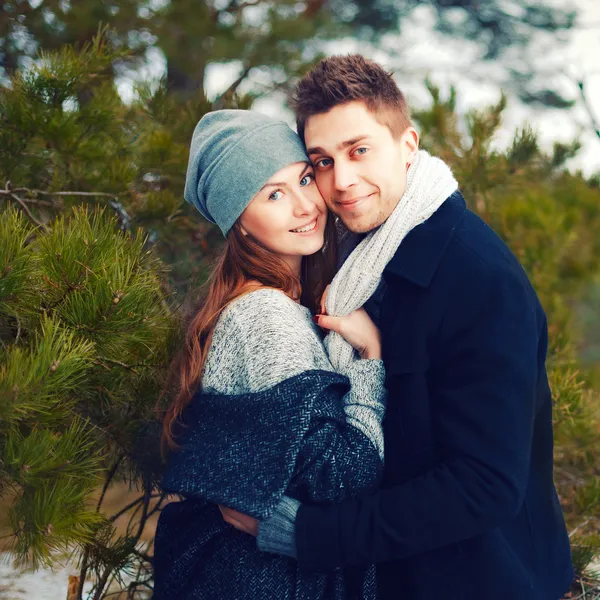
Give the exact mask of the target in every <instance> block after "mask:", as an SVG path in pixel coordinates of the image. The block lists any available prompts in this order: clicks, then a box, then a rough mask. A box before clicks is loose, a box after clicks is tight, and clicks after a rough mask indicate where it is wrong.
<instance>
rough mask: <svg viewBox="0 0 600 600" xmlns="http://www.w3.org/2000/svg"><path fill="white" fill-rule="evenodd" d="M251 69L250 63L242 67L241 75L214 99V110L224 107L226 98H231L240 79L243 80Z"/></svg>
mask: <svg viewBox="0 0 600 600" xmlns="http://www.w3.org/2000/svg"><path fill="white" fill-rule="evenodd" d="M251 70H252V65H250V64H248V65H246V66H245V67H244V69H243V70H242V73H241V75H240V76H239V77H238V78H237V79H236V80H235V81H234V82H233V83H232V84H231V85H230V86H229V87H228V88H227V89H226V90H225V91H224V92H223V93H222V94H221V95H220V96H219V97H218V98H217V99H216V100H215V101H214V103H213V108H214V110H219V109H221V108H224V107H225V103H226V101H227V99H228V98H231V97H232V96H233V94H235V92H236V90H237V89H238V87H239V86H240V84H241V83H242V81H244V79H246V77H247V76H248V73H250V71H251Z"/></svg>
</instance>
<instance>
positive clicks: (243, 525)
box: [219, 504, 258, 537]
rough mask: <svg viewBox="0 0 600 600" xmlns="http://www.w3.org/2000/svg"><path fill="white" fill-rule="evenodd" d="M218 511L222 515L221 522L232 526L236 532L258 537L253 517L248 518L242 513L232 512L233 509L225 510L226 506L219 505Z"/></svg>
mask: <svg viewBox="0 0 600 600" xmlns="http://www.w3.org/2000/svg"><path fill="white" fill-rule="evenodd" d="M219 510H220V511H221V514H222V515H223V520H224V521H225V522H226V523H229V524H230V525H233V526H234V527H235V528H236V529H237V530H238V531H242V532H243V533H248V534H250V535H253V536H254V537H256V536H257V535H258V521H257V520H256V519H254V518H253V517H249V516H248V515H245V514H244V513H241V512H238V511H237V510H233V508H227V506H221V505H220V504H219Z"/></svg>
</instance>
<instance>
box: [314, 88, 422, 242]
mask: <svg viewBox="0 0 600 600" xmlns="http://www.w3.org/2000/svg"><path fill="white" fill-rule="evenodd" d="M304 140H305V142H306V148H307V151H308V155H309V157H310V160H311V162H312V163H313V165H314V168H315V176H316V180H317V185H318V186H319V191H320V192H321V194H322V195H323V198H324V199H325V202H326V203H327V206H328V207H329V209H330V210H331V211H333V212H334V213H335V214H336V215H338V216H339V217H340V218H341V219H342V221H343V223H344V225H346V227H347V228H348V229H350V230H351V231H354V232H356V233H365V232H367V231H371V230H372V229H375V228H376V227H379V225H381V224H382V223H383V222H384V221H385V220H386V219H387V218H388V217H389V216H390V214H391V213H392V211H393V210H394V208H395V207H396V205H397V204H398V201H399V200H400V198H401V197H402V194H404V190H405V189H406V171H407V165H408V164H409V163H410V162H411V160H412V159H413V158H414V153H415V152H416V150H417V148H418V143H419V137H418V134H417V132H416V131H415V130H414V129H413V128H412V127H408V128H407V129H406V130H405V131H404V133H403V134H402V136H401V137H400V138H399V139H394V137H392V133H391V131H390V130H389V128H388V127H387V126H386V125H382V124H381V123H379V122H378V121H377V120H376V119H375V117H374V116H373V115H372V114H371V112H370V111H369V109H368V108H367V106H366V104H365V103H364V102H362V101H358V100H357V101H353V102H348V103H347V104H342V105H339V106H335V107H334V108H332V109H331V110H329V111H328V112H326V113H322V114H318V115H314V116H312V117H309V119H308V120H307V121H306V125H305V130H304Z"/></svg>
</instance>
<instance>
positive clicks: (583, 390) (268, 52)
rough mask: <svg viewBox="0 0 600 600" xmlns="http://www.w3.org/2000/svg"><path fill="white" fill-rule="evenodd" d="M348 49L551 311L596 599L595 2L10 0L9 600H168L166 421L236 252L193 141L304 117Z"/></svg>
mask: <svg viewBox="0 0 600 600" xmlns="http://www.w3.org/2000/svg"><path fill="white" fill-rule="evenodd" d="M349 52H360V53H362V54H364V55H366V56H368V57H370V58H373V59H375V60H377V61H379V62H380V63H382V64H383V65H384V66H385V67H386V68H387V69H388V70H390V71H392V72H393V73H394V75H395V77H396V80H397V81H398V84H399V86H400V88H401V89H402V90H403V91H404V92H405V94H406V96H407V99H408V101H409V104H410V105H411V107H412V109H413V116H414V119H415V124H416V126H417V128H418V129H419V131H420V133H421V137H422V143H423V145H424V147H426V148H427V149H428V150H430V151H431V152H433V153H435V154H437V155H439V156H440V157H442V158H443V159H444V160H446V161H447V162H448V163H449V164H450V165H451V166H452V168H453V170H454V172H455V174H456V176H457V179H458V180H459V182H460V184H461V188H462V191H463V193H464V195H465V197H466V199H467V202H468V203H469V205H470V207H471V208H472V209H473V210H475V211H476V212H478V213H479V214H480V215H481V216H482V217H483V218H484V219H485V220H486V221H487V222H489V223H490V224H491V225H492V227H494V229H496V231H498V233H499V234H500V235H501V236H502V237H503V238H504V239H505V240H506V241H507V243H508V244H509V246H510V247H511V248H512V250H513V251H514V252H515V253H516V254H517V256H518V257H519V259H520V260H521V262H522V264H523V266H524V267H525V269H526V270H527V272H528V274H529V276H530V278H531V279H532V281H533V283H534V285H535V287H536V289H537V291H538V294H539V295H540V298H541V300H542V303H543V305H544V307H545V309H546V311H547V313H548V318H549V324H550V350H549V358H548V368H549V373H550V378H551V383H552V387H553V393H554V399H555V441H556V482H557V487H558V490H559V495H560V498H561V501H562V504H563V507H564V510H565V514H566V518H567V522H568V527H569V531H570V535H571V541H572V546H573V554H574V559H575V562H576V566H577V572H578V579H577V581H576V582H575V583H574V587H573V591H572V596H571V597H573V598H596V597H600V565H599V562H598V556H599V555H600V66H599V65H600V63H599V61H598V57H599V56H600V2H599V1H598V0H571V1H567V0H564V1H558V0H552V1H547V2H543V3H542V2H537V1H535V0H521V1H519V2H517V1H516V0H514V1H513V0H484V1H482V0H440V1H437V2H434V1H421V0H355V1H342V0H305V1H289V0H281V1H278V2H274V1H268V0H245V1H244V0H213V1H205V2H203V1H199V0H170V1H169V0H124V1H121V2H119V1H109V0H10V1H3V2H0V343H1V344H0V445H1V446H2V453H1V454H0V457H1V460H0V498H1V499H0V510H1V512H0V548H2V549H3V550H4V552H3V554H2V557H1V558H0V581H1V583H0V598H6V599H11V600H19V599H20V598H29V597H35V598H39V599H40V600H43V599H45V598H48V599H50V598H52V599H54V598H67V595H68V594H70V595H69V598H94V599H100V598H104V597H106V596H107V595H108V594H109V593H115V592H117V591H118V590H122V592H121V594H120V596H117V595H116V594H115V595H114V596H111V597H122V598H147V597H149V596H150V594H151V587H152V571H151V556H152V538H153V527H154V524H155V521H156V517H157V515H158V513H159V511H160V508H161V506H162V505H164V503H165V502H166V501H168V499H167V498H165V496H164V495H163V494H162V493H161V491H160V487H159V485H158V483H159V479H160V456H158V452H157V450H158V449H157V444H156V425H155V423H156V421H155V416H154V415H155V413H154V408H155V405H156V403H157V400H158V398H159V395H160V390H161V387H162V385H163V384H164V381H165V376H166V368H167V365H168V363H169V359H170V358H171V356H172V354H173V351H174V349H176V348H177V345H178V343H179V342H178V340H179V339H180V338H179V336H180V320H181V315H182V314H183V312H184V311H185V310H186V309H187V308H189V307H190V306H191V305H192V303H193V301H194V300H195V299H196V298H197V296H198V291H197V290H198V287H199V286H200V285H201V284H202V283H203V282H204V281H205V279H206V276H207V273H208V272H209V270H210V266H211V264H212V263H213V261H214V259H215V257H216V256H217V254H218V252H219V250H220V248H221V243H222V242H221V236H220V233H219V232H218V231H216V230H215V229H214V228H212V227H211V226H209V225H207V224H206V223H203V222H202V221H201V220H200V218H199V217H198V216H197V215H196V214H195V213H194V211H193V209H192V208H191V207H189V206H187V205H186V203H185V202H184V201H183V196H182V193H183V182H184V178H185V170H186V165H187V152H188V144H189V140H190V138H191V134H192V131H193V128H194V126H195V124H196V122H197V121H198V119H199V118H200V117H201V116H202V115H203V114H204V113H206V112H208V111H210V110H214V109H218V108H226V107H238V108H252V109H253V110H257V111H260V112H264V113H266V114H270V115H274V116H279V117H281V118H284V119H285V120H287V121H288V122H289V123H290V125H292V126H293V124H294V119H293V114H292V113H291V112H290V110H289V108H288V107H287V97H288V95H289V93H290V90H291V89H293V87H294V85H295V83H296V82H297V81H298V79H299V77H301V76H302V74H303V73H305V72H306V71H307V70H308V69H310V67H311V66H312V65H313V64H314V63H315V62H316V61H317V60H318V59H319V58H320V57H322V56H327V55H331V54H339V53H349ZM167 399H168V398H167ZM32 568H34V569H37V570H34V571H32V570H31V569H32ZM52 569H53V570H52ZM69 575H71V577H72V579H71V591H70V592H69V591H68V585H69Z"/></svg>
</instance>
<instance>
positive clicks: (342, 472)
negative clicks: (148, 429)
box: [153, 110, 385, 600]
mask: <svg viewBox="0 0 600 600" xmlns="http://www.w3.org/2000/svg"><path fill="white" fill-rule="evenodd" d="M185 196H186V199H187V200H188V201H189V202H191V203H192V204H194V205H195V206H196V207H197V208H198V210H199V211H200V212H201V213H202V215H204V216H205V217H206V218H207V219H209V220H210V221H212V222H214V223H216V224H217V225H218V226H219V227H220V229H221V231H222V232H223V234H224V235H225V236H226V238H227V243H226V248H225V251H224V254H223V256H222V258H221V260H220V262H219V263H218V264H217V266H216V268H215V270H214V272H213V274H212V276H211V280H210V288H209V292H208V297H207V300H206V302H205V304H204V305H203V307H202V308H201V309H200V310H199V312H198V313H197V314H196V315H195V317H194V318H193V320H192V321H191V324H190V326H189V328H188V331H187V335H186V344H185V348H184V353H183V360H182V362H181V369H180V378H179V383H180V388H179V391H178V395H177V397H176V398H175V401H174V402H173V403H172V405H171V406H170V407H169V409H168V411H167V413H166V416H165V420H164V424H163V440H164V441H165V442H166V443H167V445H168V446H169V448H170V450H171V452H170V455H169V460H168V465H167V469H166V473H165V477H164V488H165V490H166V491H169V492H172V493H178V494H181V495H182V496H184V497H185V500H184V501H182V502H176V503H172V504H169V505H168V506H167V507H166V508H165V509H164V510H163V512H162V514H161V518H160V521H159V525H158V530H157V535H156V540H155V561H154V562H155V564H154V566H155V591H154V596H153V598H154V599H155V600H162V599H167V598H169V599H171V598H177V599H184V598H190V599H191V598H194V599H195V598H203V599H204V598H206V599H209V600H213V599H214V600H220V599H223V600H229V599H230V600H243V599H245V598H248V599H252V600H262V599H270V598H273V599H278V600H281V599H287V598H290V599H291V598H296V599H306V600H308V599H310V600H313V599H319V598H322V599H325V598H327V599H328V598H335V599H340V600H342V599H344V598H364V599H369V598H375V579H374V569H373V568H369V569H366V570H361V571H356V570H355V571H353V572H352V573H349V572H344V571H342V570H335V571H332V572H330V573H325V574H323V573H306V572H300V571H299V570H298V567H297V565H296V563H295V561H293V560H290V559H288V558H285V557H280V556H275V555H271V554H266V553H261V552H259V551H258V549H257V548H256V542H255V540H254V539H253V538H251V537H250V536H247V535H245V534H243V533H240V532H238V531H237V530H235V529H234V528H232V527H231V526H230V525H228V524H226V523H225V522H224V521H223V519H222V518H221V515H220V512H219V509H218V506H217V505H218V504H223V505H226V506H229V507H232V508H234V509H236V510H240V511H241V512H245V513H247V514H250V515H252V516H254V517H256V518H257V519H261V518H265V517H267V516H269V514H270V513H271V511H272V509H273V508H274V506H275V505H277V504H278V503H279V502H280V500H281V498H282V496H283V495H284V493H285V494H286V495H288V496H290V497H292V498H295V499H297V500H300V501H302V502H313V503H331V502H338V501H340V500H342V499H343V498H344V497H346V496H348V495H354V494H357V493H359V492H361V491H365V490H369V489H374V488H375V487H376V486H377V484H378V482H379V478H380V475H381V471H382V457H383V435H382V430H381V420H382V417H383V412H384V402H385V391H384V387H383V383H384V370H383V363H382V362H381V360H380V359H381V348H380V342H379V334H378V331H377V329H376V327H375V326H374V325H373V323H372V322H371V320H370V319H369V317H368V316H367V315H366V313H365V312H364V310H359V311H356V312H354V313H352V314H351V315H349V316H348V317H344V318H343V323H344V326H343V330H344V336H345V337H346V339H347V340H348V341H349V342H350V343H351V344H352V345H353V346H354V347H355V348H356V349H357V350H358V353H357V356H356V357H355V360H353V361H352V362H351V364H350V366H349V367H348V368H347V369H345V372H344V373H336V372H335V371H334V369H333V367H332V366H331V363H330V361H329V360H328V357H327V354H326V352H325V349H324V347H323V344H322V342H321V338H320V336H319V332H318V329H317V327H316V326H315V325H314V323H313V322H312V320H311V311H310V309H309V308H307V306H308V307H310V308H312V309H313V310H314V311H316V310H317V307H318V302H319V298H320V297H321V294H322V292H323V290H324V288H325V286H326V285H327V283H328V282H329V280H330V278H331V274H332V270H333V269H332V267H333V264H334V263H333V257H332V251H333V250H334V240H333V238H332V235H333V232H334V228H333V223H332V222H331V220H330V221H329V222H328V220H327V210H326V207H325V204H324V202H323V199H322V197H321V195H320V194H319V191H318V189H317V186H316V184H315V182H314V178H313V172H312V167H311V165H310V163H309V161H308V158H307V157H306V155H305V153H304V148H303V146H302V144H301V142H300V140H299V138H298V136H297V135H296V134H295V133H294V132H293V131H292V130H291V129H290V128H289V127H288V126H287V125H286V124H285V123H282V122H280V121H274V120H272V119H270V118H268V117H265V116H262V115H259V114H256V113H253V112H250V111H231V110H225V111H216V112H213V113H209V114H208V115H206V116H205V117H204V118H203V119H202V120H201V121H200V122H199V123H198V125H197V127H196V129H195V131H194V135H193V139H192V145H191V151H190V161H189V165H188V172H187V180H186V191H185ZM326 237H327V238H328V241H327V244H325V238H326ZM324 244H325V248H324ZM301 299H302V300H303V302H304V303H305V304H306V306H304V305H302V304H301V303H300V300H301Z"/></svg>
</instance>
